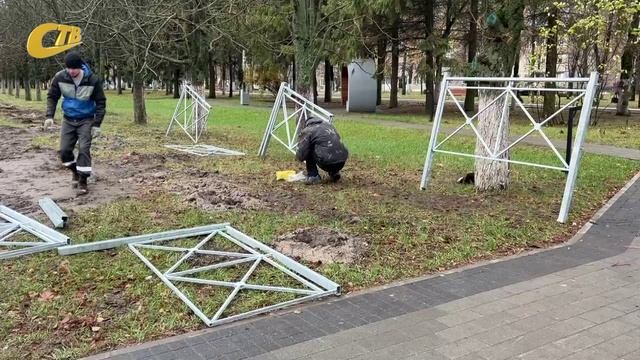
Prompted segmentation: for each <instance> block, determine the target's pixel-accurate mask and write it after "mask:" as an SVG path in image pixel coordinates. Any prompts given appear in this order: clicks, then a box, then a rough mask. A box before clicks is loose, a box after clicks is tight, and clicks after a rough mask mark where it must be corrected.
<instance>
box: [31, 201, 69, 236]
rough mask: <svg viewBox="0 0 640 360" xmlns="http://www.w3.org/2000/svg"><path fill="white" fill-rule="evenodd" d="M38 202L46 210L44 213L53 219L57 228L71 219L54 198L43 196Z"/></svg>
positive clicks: (52, 221) (60, 227) (62, 226)
mask: <svg viewBox="0 0 640 360" xmlns="http://www.w3.org/2000/svg"><path fill="white" fill-rule="evenodd" d="M38 204H39V205H40V208H42V211H44V213H45V214H46V215H47V217H48V218H49V220H51V223H53V226H54V227H55V228H57V229H62V228H64V227H65V226H66V225H67V220H69V217H68V216H67V214H65V213H64V211H62V209H60V207H59V206H58V205H57V204H56V203H55V202H53V200H51V198H48V197H45V198H42V199H40V200H38Z"/></svg>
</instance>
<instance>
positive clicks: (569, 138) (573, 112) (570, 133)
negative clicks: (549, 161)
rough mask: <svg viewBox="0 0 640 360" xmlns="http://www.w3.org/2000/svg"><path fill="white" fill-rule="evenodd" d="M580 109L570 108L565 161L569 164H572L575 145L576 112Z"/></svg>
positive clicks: (566, 172)
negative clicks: (574, 120) (573, 146)
mask: <svg viewBox="0 0 640 360" xmlns="http://www.w3.org/2000/svg"><path fill="white" fill-rule="evenodd" d="M577 110H578V108H577V107H576V106H572V107H570V108H569V117H568V119H567V151H566V154H565V157H564V161H566V162H567V164H571V150H572V149H571V146H572V145H573V118H574V117H575V116H576V111H577ZM564 173H565V174H568V173H569V171H565V172H564Z"/></svg>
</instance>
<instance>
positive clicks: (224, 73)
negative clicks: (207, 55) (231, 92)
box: [220, 63, 227, 96]
mask: <svg viewBox="0 0 640 360" xmlns="http://www.w3.org/2000/svg"><path fill="white" fill-rule="evenodd" d="M220 75H221V76H220V78H221V79H220V90H221V91H222V96H225V95H226V94H227V64H226V63H222V64H220Z"/></svg>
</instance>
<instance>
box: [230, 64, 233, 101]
mask: <svg viewBox="0 0 640 360" xmlns="http://www.w3.org/2000/svg"><path fill="white" fill-rule="evenodd" d="M229 97H230V98H232V97H233V61H232V59H231V55H229Z"/></svg>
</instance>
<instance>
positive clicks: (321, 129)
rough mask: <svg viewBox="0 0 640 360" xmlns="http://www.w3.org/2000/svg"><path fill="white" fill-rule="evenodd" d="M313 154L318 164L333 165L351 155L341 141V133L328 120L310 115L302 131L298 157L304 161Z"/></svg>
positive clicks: (342, 161)
mask: <svg viewBox="0 0 640 360" xmlns="http://www.w3.org/2000/svg"><path fill="white" fill-rule="evenodd" d="M310 154H313V155H314V157H315V159H316V162H317V163H318V165H333V164H339V163H344V162H346V161H347V158H348V157H349V151H348V150H347V148H346V147H345V146H344V144H343V143H342V142H341V141H340V135H338V132H337V131H336V128H335V127H333V125H331V124H330V123H328V122H327V121H324V120H322V119H318V118H314V117H310V118H308V119H307V122H306V126H305V127H304V129H302V131H301V132H300V143H298V151H297V152H296V158H297V159H298V161H304V160H306V159H307V158H308V156H309V155H310Z"/></svg>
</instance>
